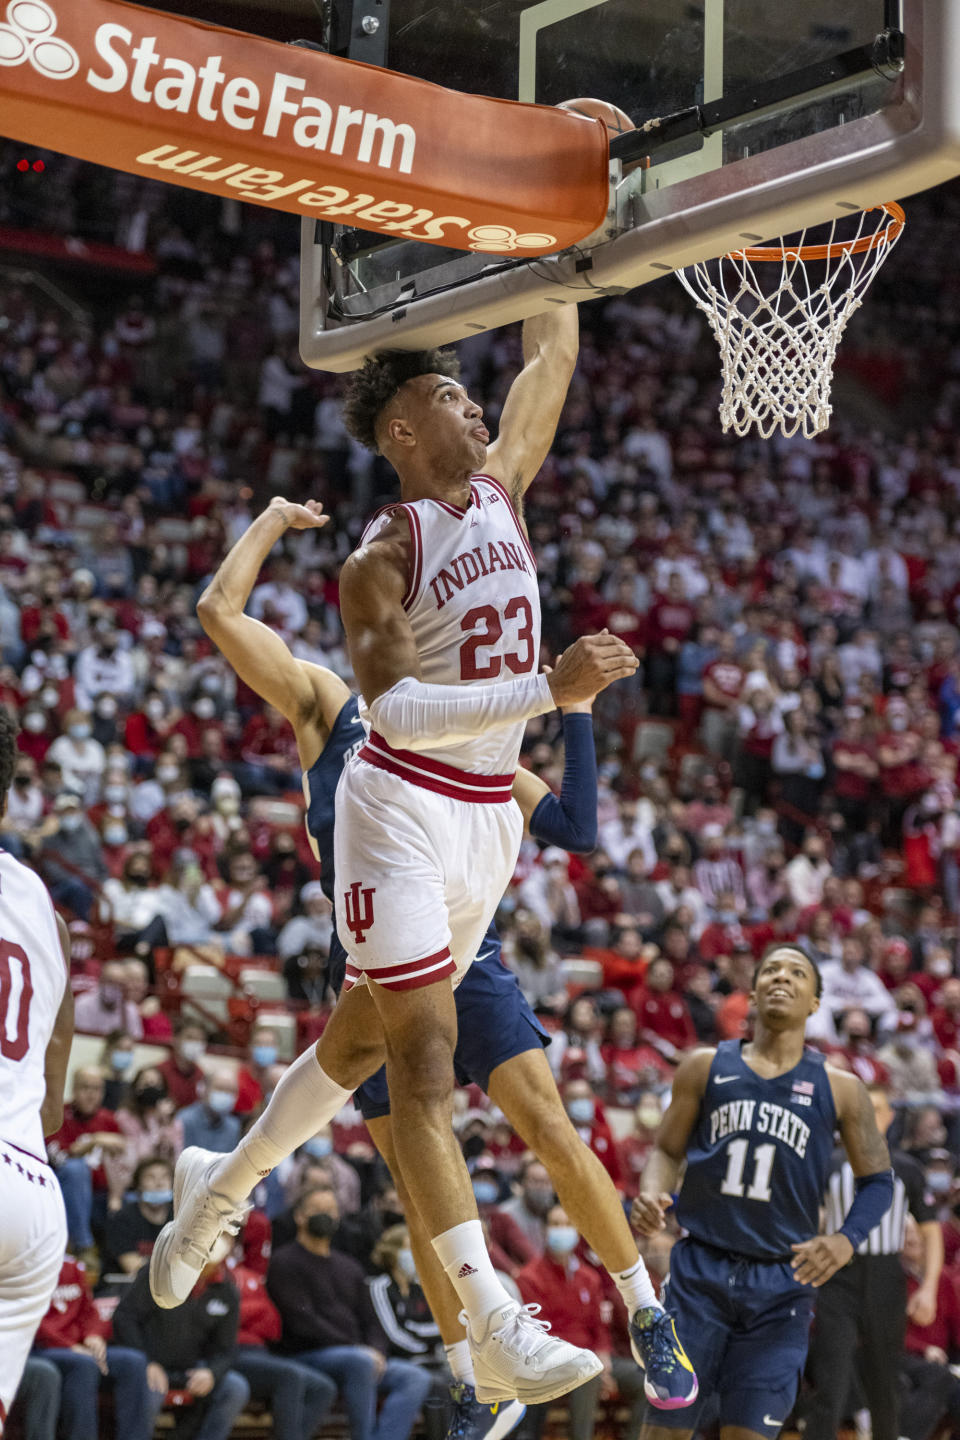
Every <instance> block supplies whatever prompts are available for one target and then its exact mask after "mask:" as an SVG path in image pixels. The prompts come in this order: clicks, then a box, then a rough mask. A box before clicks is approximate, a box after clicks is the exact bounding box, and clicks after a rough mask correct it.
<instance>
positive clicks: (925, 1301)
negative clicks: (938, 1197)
mask: <svg viewBox="0 0 960 1440" xmlns="http://www.w3.org/2000/svg"><path fill="white" fill-rule="evenodd" d="M901 1165H902V1161H901ZM900 1174H901V1177H902V1179H903V1183H904V1188H905V1190H906V1197H907V1207H908V1209H909V1211H910V1214H911V1215H912V1216H913V1218H914V1220H916V1222H917V1226H918V1228H919V1230H920V1234H921V1235H922V1237H923V1279H922V1280H921V1281H920V1284H919V1285H918V1286H917V1288H916V1290H914V1292H913V1294H912V1295H911V1296H910V1299H909V1300H908V1301H907V1315H908V1317H909V1319H911V1320H912V1321H913V1322H914V1324H915V1325H930V1324H932V1322H933V1321H934V1320H935V1319H936V1317H937V1295H938V1292H939V1289H940V1272H941V1270H942V1269H943V1231H942V1230H941V1228H940V1221H939V1220H938V1219H937V1211H936V1206H935V1205H934V1203H933V1198H932V1196H930V1195H929V1194H928V1193H927V1190H926V1185H925V1183H924V1178H923V1171H922V1170H921V1169H920V1166H919V1165H917V1164H916V1163H915V1162H913V1163H911V1164H910V1166H909V1168H907V1167H903V1168H901V1171H900Z"/></svg>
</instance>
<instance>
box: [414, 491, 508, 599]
mask: <svg viewBox="0 0 960 1440" xmlns="http://www.w3.org/2000/svg"><path fill="white" fill-rule="evenodd" d="M488 498H489V497H488ZM492 498H493V499H494V500H497V499H499V496H497V495H494V496H493V497H492ZM507 570H522V571H523V573H524V575H529V574H530V564H529V562H528V560H527V557H526V556H525V555H524V553H523V546H522V545H519V544H517V543H516V542H515V541H512V540H488V541H487V542H486V544H484V545H474V546H473V548H472V549H470V550H463V551H461V553H460V554H459V555H455V556H454V557H453V559H452V560H451V561H450V564H449V566H447V565H443V566H441V567H440V569H439V570H438V571H437V573H436V575H434V577H433V579H432V580H431V581H430V588H431V590H432V591H433V593H434V596H435V597H436V601H437V609H438V610H442V609H443V607H444V605H446V603H447V601H448V600H450V599H451V598H452V597H453V595H454V593H455V591H457V590H462V589H463V588H464V586H468V585H475V584H476V582H477V581H478V580H485V579H486V578H487V576H489V575H496V574H498V573H499V572H500V571H507Z"/></svg>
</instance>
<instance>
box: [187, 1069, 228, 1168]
mask: <svg viewBox="0 0 960 1440" xmlns="http://www.w3.org/2000/svg"><path fill="white" fill-rule="evenodd" d="M201 1089H202V1098H201V1099H199V1100H195V1101H194V1103H193V1104H192V1105H188V1106H187V1107H186V1109H185V1110H181V1111H180V1122H181V1124H182V1125H183V1143H184V1144H185V1145H202V1146H203V1147H204V1149H205V1150H215V1151H216V1152H217V1154H219V1155H224V1154H226V1152H227V1151H228V1150H232V1149H233V1147H234V1145H236V1143H237V1141H238V1140H239V1139H240V1130H241V1125H240V1120H239V1117H238V1116H236V1115H234V1113H233V1107H234V1106H235V1105H236V1103H237V1080H236V1074H235V1072H234V1071H233V1070H232V1069H228V1068H227V1067H226V1066H221V1067H219V1068H218V1069H216V1070H211V1071H210V1073H209V1074H208V1075H207V1078H206V1080H205V1081H204V1083H203V1085H202V1087H201Z"/></svg>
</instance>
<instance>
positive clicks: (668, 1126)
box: [630, 1048, 716, 1235]
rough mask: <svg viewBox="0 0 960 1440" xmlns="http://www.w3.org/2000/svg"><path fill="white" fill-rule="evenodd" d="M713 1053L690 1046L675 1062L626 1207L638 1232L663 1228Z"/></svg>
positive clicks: (642, 1233)
mask: <svg viewBox="0 0 960 1440" xmlns="http://www.w3.org/2000/svg"><path fill="white" fill-rule="evenodd" d="M715 1054H716V1051H715V1050H713V1049H711V1048H703V1049H698V1050H692V1051H691V1052H690V1054H689V1055H687V1056H685V1057H684V1059H683V1060H681V1061H680V1064H679V1065H678V1066H677V1069H676V1073H675V1074H674V1077H673V1090H672V1092H671V1095H670V1104H669V1106H668V1107H667V1112H666V1114H665V1115H664V1117H663V1119H662V1120H661V1121H660V1128H659V1129H658V1131H657V1138H656V1140H655V1141H654V1145H653V1151H652V1152H651V1155H650V1158H649V1160H648V1161H647V1163H646V1166H645V1167H644V1171H643V1178H642V1179H641V1181H640V1193H639V1195H638V1196H637V1198H636V1200H634V1202H633V1208H632V1210H631V1211H630V1224H631V1225H632V1226H633V1228H634V1230H638V1231H639V1232H640V1234H641V1235H653V1234H655V1233H656V1232H657V1231H658V1230H662V1229H663V1226H664V1218H663V1217H664V1214H665V1212H666V1211H667V1210H669V1208H670V1206H671V1205H672V1204H673V1195H674V1192H675V1190H676V1188H677V1181H678V1180H679V1178H680V1170H681V1167H682V1165H683V1162H684V1160H685V1158H686V1154H687V1142H688V1141H689V1139H690V1136H691V1135H692V1134H693V1131H694V1129H695V1127H696V1124H697V1119H698V1117H699V1115H700V1104H701V1101H702V1100H703V1094H704V1091H705V1090H706V1088H707V1078H708V1076H709V1074H710V1066H711V1064H712V1063H713V1057H714V1055H715Z"/></svg>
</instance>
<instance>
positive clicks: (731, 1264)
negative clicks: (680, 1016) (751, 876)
mask: <svg viewBox="0 0 960 1440" xmlns="http://www.w3.org/2000/svg"><path fill="white" fill-rule="evenodd" d="M753 988H754V995H753V999H754V1002H755V1006H756V1026H755V1032H754V1038H753V1039H752V1040H750V1041H747V1042H743V1043H741V1042H740V1041H739V1040H724V1041H723V1042H722V1043H721V1044H720V1045H718V1046H717V1048H716V1049H715V1050H711V1049H703V1050H695V1051H693V1052H692V1053H691V1054H690V1055H689V1056H687V1057H686V1058H685V1059H684V1060H683V1061H681V1063H680V1065H679V1066H678V1068H677V1072H676V1075H675V1076H674V1080H673V1095H672V1098H671V1101H670V1108H669V1109H668V1110H667V1113H666V1115H665V1116H664V1117H663V1121H662V1123H661V1126H660V1129H659V1131H658V1133H657V1138H656V1143H655V1146H654V1150H653V1153H652V1155H651V1157H650V1159H649V1160H648V1162H647V1166H646V1169H645V1170H644V1173H643V1179H642V1181H641V1187H640V1195H639V1198H638V1199H637V1200H635V1201H634V1205H633V1212H632V1214H631V1217H630V1218H631V1221H632V1223H633V1225H634V1227H635V1228H636V1229H637V1230H639V1231H640V1232H641V1233H642V1234H644V1235H651V1234H653V1233H654V1232H655V1231H656V1230H658V1229H661V1228H662V1226H663V1223H664V1220H663V1215H664V1212H665V1211H666V1210H667V1209H668V1208H669V1207H670V1205H671V1204H672V1203H673V1195H672V1192H673V1191H674V1190H675V1189H676V1186H677V1179H678V1177H679V1174H680V1168H681V1165H682V1164H683V1162H684V1160H686V1172H685V1174H684V1177H683V1184H682V1187H681V1189H680V1196H679V1199H678V1201H677V1219H678V1221H679V1223H680V1225H681V1226H682V1227H683V1228H684V1230H685V1231H686V1234H685V1236H684V1238H683V1239H682V1240H679V1241H678V1242H677V1244H676V1245H675V1246H674V1248H673V1252H672V1254H671V1257H670V1276H669V1279H668V1281H667V1283H666V1285H665V1287H664V1296H663V1298H664V1303H665V1304H666V1307H667V1313H668V1314H670V1315H672V1316H673V1319H674V1323H675V1324H676V1327H677V1334H678V1335H679V1337H680V1341H681V1343H682V1344H683V1346H684V1347H685V1349H686V1350H687V1353H688V1354H689V1356H690V1358H691V1360H692V1361H693V1363H694V1365H695V1367H696V1371H697V1376H698V1378H699V1381H700V1398H699V1400H698V1401H697V1402H696V1403H695V1404H694V1405H693V1406H692V1407H691V1408H690V1409H688V1410H685V1411H683V1412H681V1411H674V1412H673V1413H666V1414H661V1415H657V1416H656V1418H655V1419H654V1417H653V1416H648V1419H647V1423H646V1424H645V1425H644V1428H643V1432H642V1437H641V1440H681V1437H682V1440H689V1437H690V1436H691V1435H692V1434H693V1433H694V1431H695V1430H696V1429H697V1425H698V1422H699V1421H700V1420H703V1421H704V1423H705V1422H706V1419H707V1416H706V1415H705V1414H704V1413H703V1412H704V1409H705V1407H707V1406H710V1405H713V1406H715V1405H716V1404H717V1402H718V1401H719V1419H720V1436H721V1440H775V1437H776V1436H777V1435H779V1433H780V1430H781V1427H782V1426H783V1425H784V1423H785V1422H786V1420H787V1417H788V1415H789V1413H790V1410H791V1408H792V1406H793V1403H794V1399H795V1398H796V1393H797V1385H798V1383H799V1380H800V1375H801V1372H802V1370H803V1365H804V1361H805V1359H806V1354H807V1342H808V1339H809V1334H810V1320H811V1317H812V1314H813V1304H814V1294H815V1290H816V1288H817V1287H818V1286H820V1285H823V1284H824V1283H825V1282H826V1281H827V1280H829V1279H830V1276H831V1275H833V1274H834V1273H835V1272H836V1271H837V1270H839V1269H840V1267H841V1266H842V1265H846V1263H847V1261H848V1260H849V1259H850V1257H851V1256H852V1255H853V1253H854V1251H855V1250H856V1248H857V1246H858V1245H859V1244H860V1242H861V1241H862V1240H863V1239H864V1238H865V1237H866V1236H867V1235H868V1234H869V1232H870V1230H871V1229H872V1227H873V1226H874V1225H875V1224H876V1223H877V1221H878V1220H879V1219H880V1217H881V1216H882V1215H883V1214H884V1212H885V1211H886V1209H887V1208H888V1206H889V1204H890V1201H891V1198H892V1195H893V1181H892V1177H891V1174H890V1158H889V1155H888V1154H887V1146H886V1142H885V1141H884V1139H883V1137H882V1136H881V1134H880V1132H879V1131H878V1129H877V1122H876V1120H875V1118H874V1112H873V1104H872V1102H871V1100H870V1096H869V1095H868V1094H867V1091H866V1088H865V1087H864V1085H863V1083H862V1082H861V1081H860V1080H859V1079H858V1078H857V1077H856V1076H855V1075H851V1074H850V1073H849V1072H848V1071H843V1070H834V1069H832V1068H831V1067H830V1066H829V1065H827V1064H826V1063H825V1061H824V1058H823V1056H822V1055H821V1054H819V1053H818V1052H817V1051H815V1050H807V1049H806V1048H805V1046H804V1028H805V1026H806V1023H807V1020H808V1018H809V1017H810V1016H811V1015H812V1014H813V1012H814V1011H815V1010H816V1009H817V1007H818V1005H819V996H820V973H819V971H818V970H817V968H816V966H815V965H814V963H813V961H812V960H810V959H809V957H808V956H807V955H806V954H805V953H804V952H803V951H802V950H799V949H797V948H796V946H793V945H774V946H771V947H770V949H769V950H768V951H767V953H766V954H765V955H764V956H763V958H762V959H761V961H760V964H759V965H758V966H757V970H756V973H755V975H754V986H753ZM836 1127H839V1130H840V1136H841V1139H842V1141H843V1144H844V1147H845V1149H846V1151H847V1155H848V1157H849V1160H850V1164H851V1165H852V1167H853V1173H854V1175H855V1176H856V1177H857V1180H856V1189H857V1194H856V1199H855V1200H854V1203H853V1206H852V1208H851V1210H850V1213H849V1215H848V1216H847V1219H846V1222H845V1224H844V1226H843V1228H842V1230H839V1231H838V1232H837V1234H835V1235H818V1234H817V1230H818V1228H819V1211H820V1204H821V1201H822V1200H823V1196H824V1192H825V1190H826V1184H827V1176H828V1174H829V1171H830V1161H831V1156H832V1153H833V1135H834V1129H835V1128H836ZM711 1418H712V1414H711Z"/></svg>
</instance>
